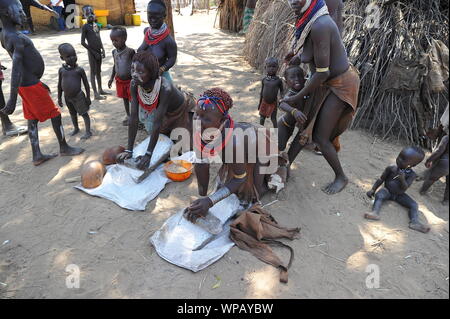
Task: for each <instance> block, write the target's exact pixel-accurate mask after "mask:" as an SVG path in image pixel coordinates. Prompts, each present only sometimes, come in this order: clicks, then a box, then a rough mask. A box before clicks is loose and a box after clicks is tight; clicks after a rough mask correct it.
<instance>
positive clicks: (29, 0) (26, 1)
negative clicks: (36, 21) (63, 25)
mask: <svg viewBox="0 0 450 319" xmlns="http://www.w3.org/2000/svg"><path fill="white" fill-rule="evenodd" d="M20 3H21V4H22V8H23V12H25V15H26V16H27V19H26V20H27V24H28V27H29V28H30V31H31V33H35V31H34V25H33V19H32V17H31V10H30V7H31V6H33V7H36V8H38V9H41V10H44V11H48V12H51V13H53V14H54V15H55V16H56V17H57V18H59V14H58V13H57V12H56V11H54V10H52V9H50V8H49V7H47V6H46V5H43V4H42V3H40V2H39V1H38V0H20Z"/></svg>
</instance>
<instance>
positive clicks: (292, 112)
mask: <svg viewBox="0 0 450 319" xmlns="http://www.w3.org/2000/svg"><path fill="white" fill-rule="evenodd" d="M295 111H297V109H293V110H292V111H291V115H292V116H293V117H295V115H294V112H295Z"/></svg>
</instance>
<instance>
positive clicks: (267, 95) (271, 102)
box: [258, 58, 283, 128]
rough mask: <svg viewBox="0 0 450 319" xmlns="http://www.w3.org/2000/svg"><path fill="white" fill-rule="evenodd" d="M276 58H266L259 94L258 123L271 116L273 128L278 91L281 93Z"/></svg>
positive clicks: (275, 118)
mask: <svg viewBox="0 0 450 319" xmlns="http://www.w3.org/2000/svg"><path fill="white" fill-rule="evenodd" d="M277 71H278V60H277V59H276V58H268V59H267V60H266V72H267V75H266V77H265V78H264V79H263V80H262V88H261V95H260V99H259V106H258V110H259V115H260V116H261V119H260V121H259V124H261V125H264V123H265V121H266V118H269V117H270V118H271V120H272V124H273V127H274V128H277V107H278V92H280V94H281V93H283V81H282V80H281V79H280V78H279V77H278V76H277Z"/></svg>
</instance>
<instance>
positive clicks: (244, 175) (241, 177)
mask: <svg viewBox="0 0 450 319" xmlns="http://www.w3.org/2000/svg"><path fill="white" fill-rule="evenodd" d="M233 177H234V178H237V179H243V178H246V177H247V172H245V173H244V174H241V175H236V174H234V173H233Z"/></svg>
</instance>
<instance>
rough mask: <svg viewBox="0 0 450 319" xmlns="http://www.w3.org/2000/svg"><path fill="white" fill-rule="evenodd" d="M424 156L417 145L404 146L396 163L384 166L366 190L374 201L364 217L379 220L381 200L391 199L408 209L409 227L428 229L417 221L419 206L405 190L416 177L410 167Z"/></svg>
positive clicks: (424, 231) (423, 231) (425, 230)
mask: <svg viewBox="0 0 450 319" xmlns="http://www.w3.org/2000/svg"><path fill="white" fill-rule="evenodd" d="M424 157H425V153H424V152H423V150H422V149H420V148H418V147H406V148H404V149H403V150H402V151H401V152H400V154H399V155H398V157H397V160H396V164H395V165H390V166H388V167H386V169H385V170H384V173H383V175H382V176H381V177H380V178H379V179H378V180H377V181H376V182H375V184H374V185H373V187H372V189H371V190H370V191H368V192H367V196H369V197H370V198H372V197H373V196H374V195H375V202H374V204H373V208H372V212H369V213H366V214H365V215H364V217H365V218H366V219H371V220H379V219H380V210H381V205H382V204H383V202H384V201H385V200H393V201H395V202H397V203H399V204H400V205H402V206H403V207H406V208H408V209H409V219H410V222H409V228H411V229H413V230H417V231H420V232H422V233H427V232H429V231H430V227H429V226H428V225H424V224H422V223H421V222H420V221H419V206H418V205H417V203H416V202H415V201H414V199H412V198H411V197H410V196H409V195H407V194H406V190H407V189H408V188H409V187H410V186H411V184H412V183H413V182H414V180H415V179H416V177H417V175H416V173H415V172H414V171H413V170H412V167H414V166H417V165H418V164H419V163H420V162H422V161H423V159H424ZM383 182H384V187H383V188H382V189H380V190H379V191H378V192H377V189H378V188H379V187H380V186H381V184H383ZM376 192H377V193H376ZM375 193H376V194H375Z"/></svg>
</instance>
